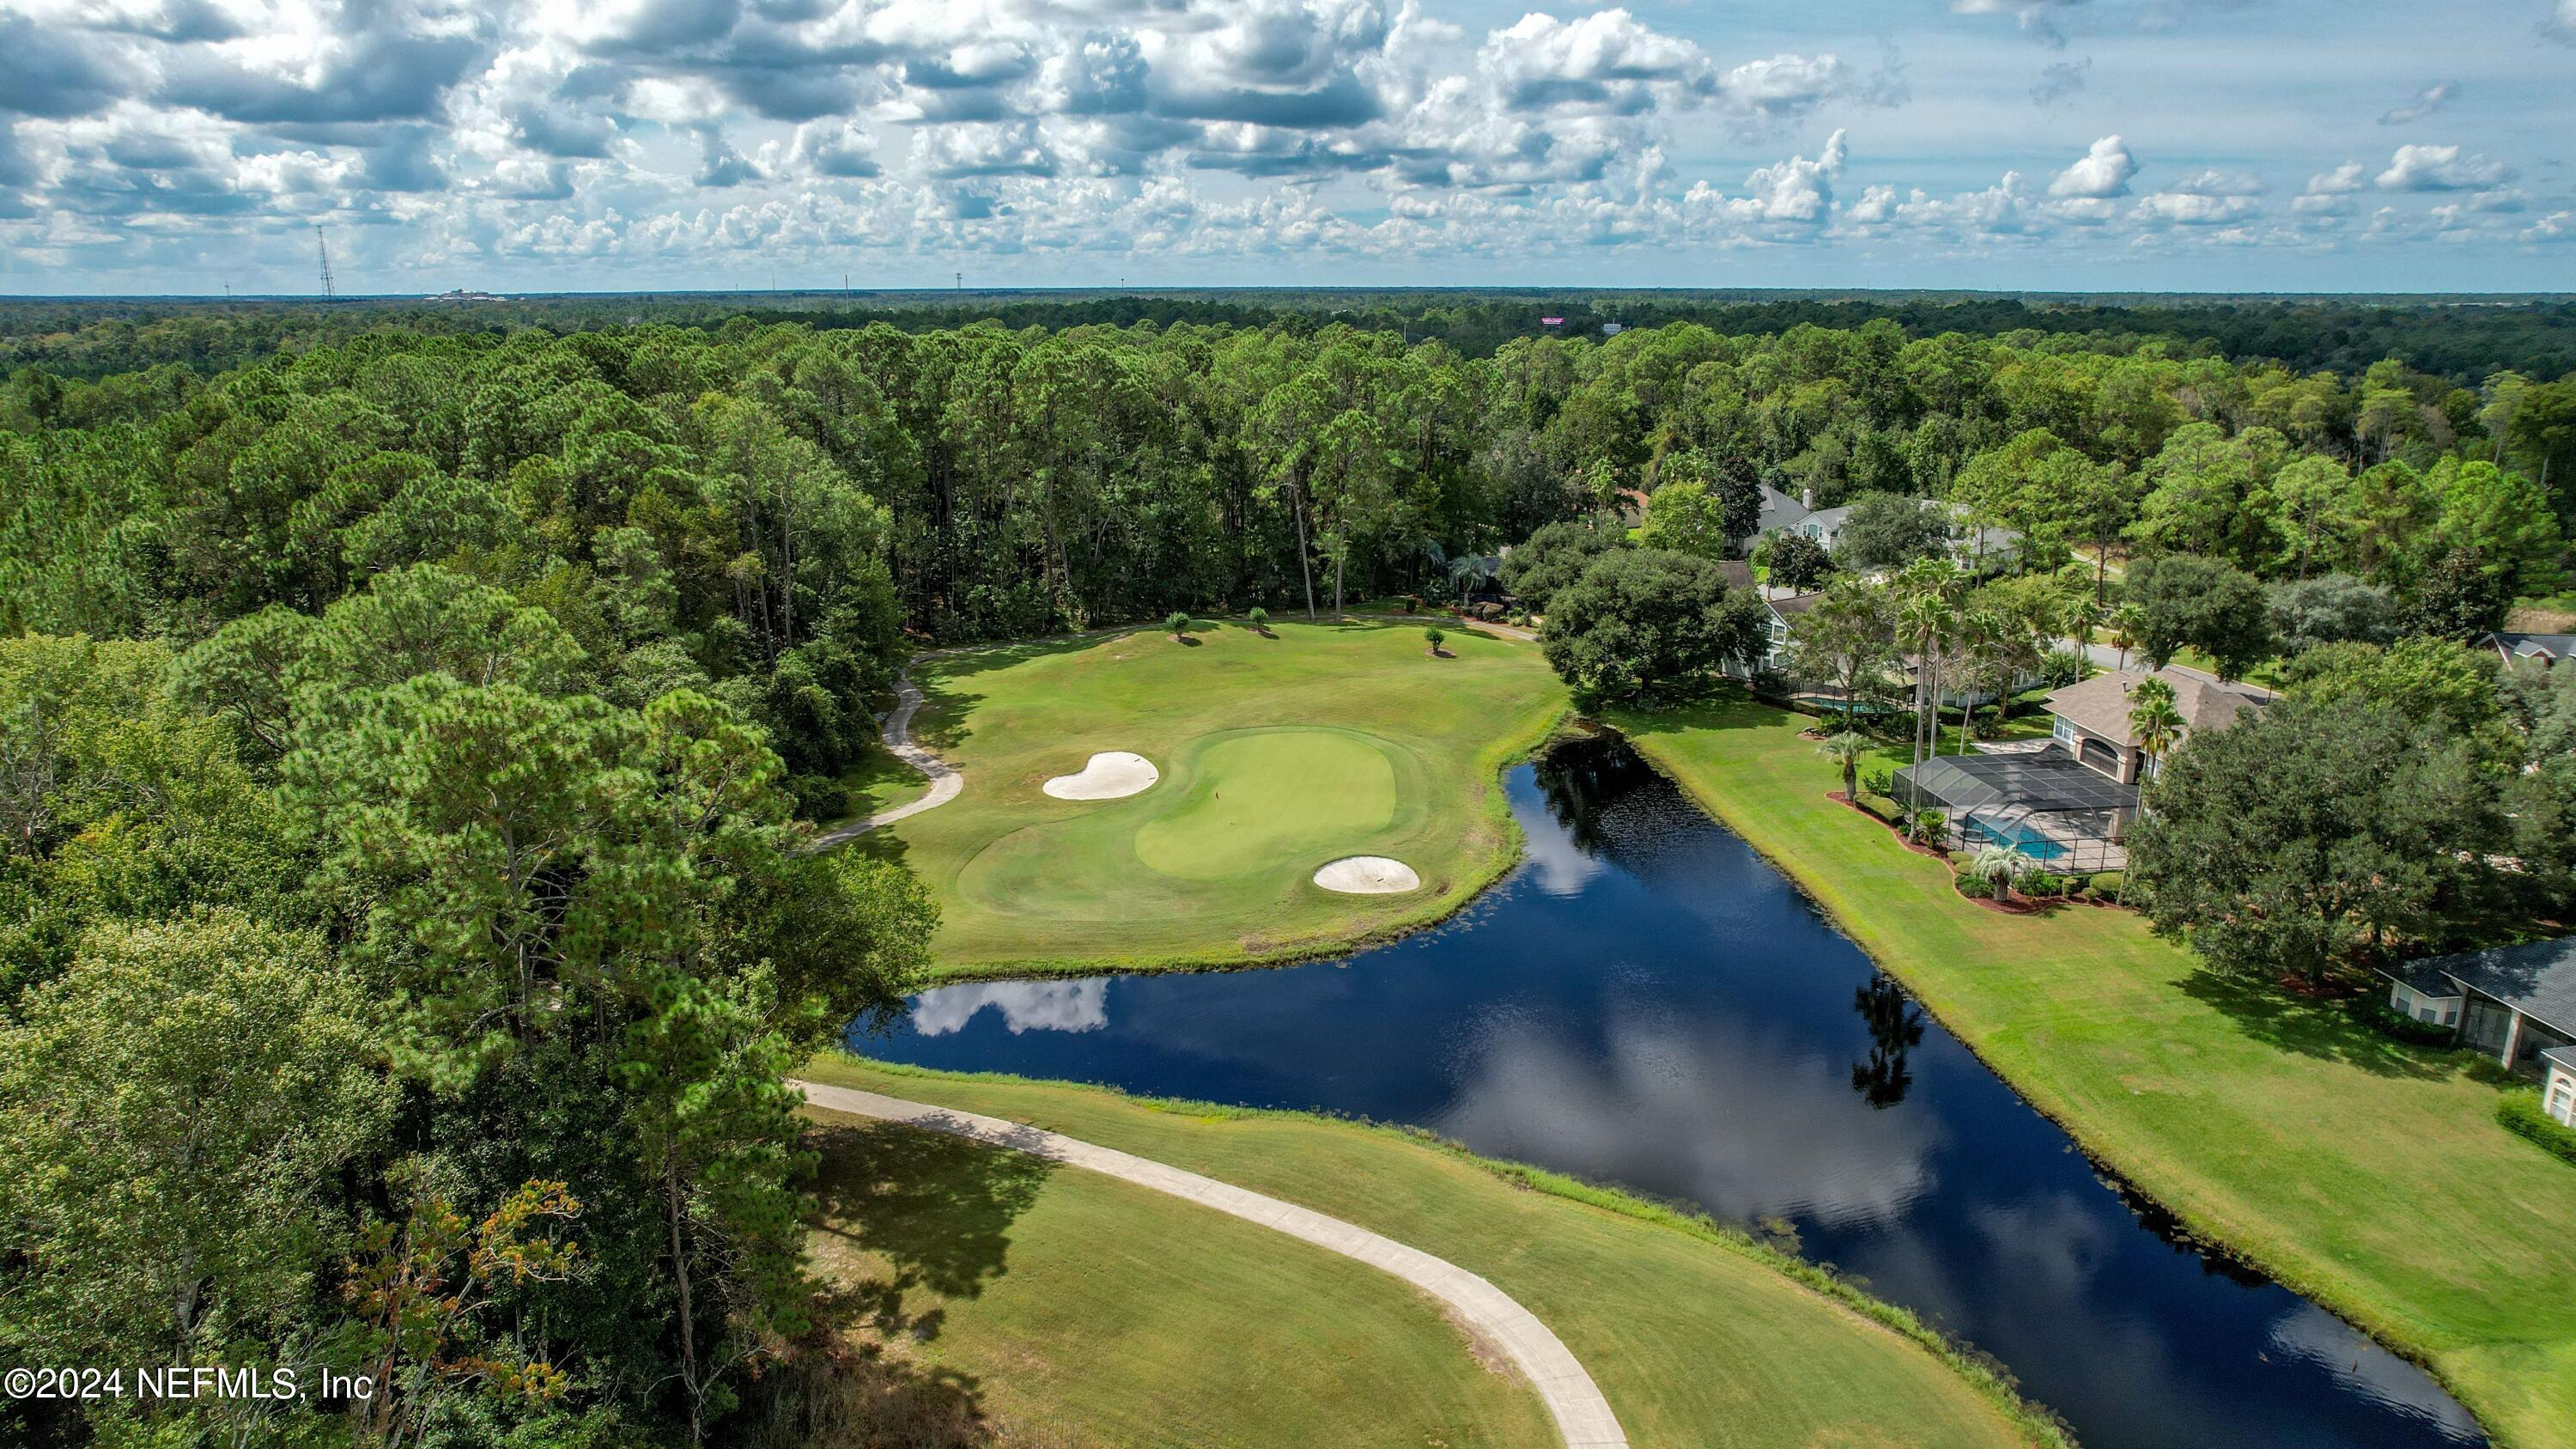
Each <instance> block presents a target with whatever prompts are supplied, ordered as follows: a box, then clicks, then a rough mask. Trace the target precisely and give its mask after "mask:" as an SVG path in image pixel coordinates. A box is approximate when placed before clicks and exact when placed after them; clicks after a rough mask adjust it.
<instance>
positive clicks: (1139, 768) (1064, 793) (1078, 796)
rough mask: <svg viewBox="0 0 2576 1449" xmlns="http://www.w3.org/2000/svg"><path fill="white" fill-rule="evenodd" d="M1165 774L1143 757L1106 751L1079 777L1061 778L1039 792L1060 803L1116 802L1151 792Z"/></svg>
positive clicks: (1050, 782)
mask: <svg viewBox="0 0 2576 1449" xmlns="http://www.w3.org/2000/svg"><path fill="white" fill-rule="evenodd" d="M1161 778H1163V772H1162V771H1160V770H1157V769H1155V768H1154V762H1153V761H1151V760H1149V759H1146V758H1145V757H1144V756H1143V755H1138V754H1130V753H1129V752H1127V751H1125V750H1107V751H1103V752H1102V753H1100V754H1097V755H1094V756H1092V757H1091V763H1089V764H1087V765H1085V766H1083V767H1082V773H1081V774H1079V775H1058V776H1056V777H1055V778H1054V779H1052V780H1049V781H1047V782H1046V783H1045V784H1044V785H1042V786H1040V787H1039V788H1040V789H1042V790H1044V791H1046V792H1047V793H1048V794H1050V795H1053V796H1054V797H1055V798H1057V799H1059V800H1116V799H1119V798H1121V797H1124V796H1128V795H1134V794H1137V793H1139V792H1141V791H1143V790H1146V789H1148V788H1150V787H1151V786H1152V785H1153V783H1154V782H1155V781H1156V780H1159V779H1161Z"/></svg>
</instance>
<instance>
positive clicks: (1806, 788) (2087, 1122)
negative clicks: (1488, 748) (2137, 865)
mask: <svg viewBox="0 0 2576 1449" xmlns="http://www.w3.org/2000/svg"><path fill="white" fill-rule="evenodd" d="M1616 722H1617V723H1618V724H1619V725H1620V727H1621V728H1623V729H1625V730H1627V731H1628V733H1629V735H1630V737H1631V738H1632V739H1633V740H1634V741H1635V742H1636V744H1637V746H1638V748H1639V749H1641V750H1643V751H1644V752H1645V753H1646V755H1647V757H1648V758H1649V759H1651V760H1653V761H1654V762H1655V763H1656V764H1657V765H1658V766H1659V767H1660V768H1662V769H1663V770H1664V771H1665V773H1667V774H1669V775H1671V776H1672V777H1673V778H1674V779H1675V780H1677V781H1678V782H1680V784H1681V785H1682V787H1683V788H1684V789H1685V790H1686V791H1688V792H1689V793H1690V794H1691V795H1692V796H1693V797H1694V798H1695V799H1697V800H1698V801H1699V802H1700V803H1701V805H1702V806H1703V807H1705V808H1707V809H1708V810H1710V811H1711V812H1712V813H1714V814H1715V815H1716V816H1718V818H1720V819H1721V820H1724V821H1725V822H1726V823H1727V824H1728V825H1729V826H1730V827H1732V828H1733V829H1735V830H1736V831H1738V832H1739V833H1741V834H1742V835H1744V836H1745V838H1746V839H1748V840H1750V841H1751V842H1752V843H1753V844H1754V845H1755V846H1756V847H1758V848H1759V849H1761V850H1762V851H1763V852H1764V853H1765V854H1766V855H1768V856H1770V857H1771V858H1772V859H1773V860H1774V861H1776V862H1778V863H1779V864H1780V865H1781V866H1783V867H1784V868H1786V869H1787V870H1788V871H1789V872H1790V873H1791V874H1792V875H1794V876H1795V877H1796V878H1797V879H1798V880H1799V882H1800V883H1801V884H1802V885H1804V886H1805V887H1806V889H1807V890H1808V891H1809V892H1810V893H1811V894H1812V895H1814V896H1815V898H1816V899H1817V900H1819V901H1820V902H1822V903H1823V904H1824V906H1825V907H1826V908H1827V909H1828V910H1830V911H1831V912H1832V913H1833V914H1834V916H1835V918H1836V919H1837V920H1838V921H1839V922H1840V923H1841V925H1842V927H1843V929H1845V930H1846V931H1849V932H1850V933H1851V934H1852V936H1853V937H1854V939H1856V940H1857V941H1858V942H1859V943H1860V945H1861V946H1862V947H1863V948H1864V949H1866V950H1867V951H1868V952H1869V954H1870V955H1871V956H1872V957H1874V958H1875V959H1877V960H1878V961H1879V962H1880V963H1881V964H1882V965H1884V966H1886V967H1887V968H1888V969H1889V970H1891V971H1893V972H1895V973H1896V974H1897V975H1898V976H1899V977H1900V978H1902V979H1903V980H1904V981H1905V983H1906V984H1907V985H1908V986H1909V987H1911V988H1912V989H1913V990H1914V992H1915V993H1916V994H1917V995H1918V996H1920V997H1921V998H1922V999H1923V1001H1924V1003H1925V1004H1926V1005H1928V1006H1929V1007H1930V1008H1931V1009H1932V1010H1933V1011H1934V1012H1935V1013H1936V1014H1938V1015H1939V1017H1940V1018H1941V1020H1942V1021H1943V1022H1944V1023H1946V1024H1947V1025H1948V1026H1949V1027H1950V1029H1951V1030H1952V1031H1954V1032H1956V1033H1957V1034H1958V1035H1959V1036H1960V1037H1961V1038H1963V1039H1964V1040H1965V1041H1966V1042H1967V1043H1968V1044H1969V1045H1970V1046H1971V1047H1973V1048H1974V1049H1975V1050H1976V1051H1977V1053H1978V1054H1979V1055H1980V1056H1982V1057H1984V1058H1985V1060H1986V1061H1987V1062H1988V1063H1989V1064H1990V1065H1992V1066H1993V1067H1994V1068H1995V1069H1996V1070H1997V1071H1999V1072H2000V1073H2002V1074H2003V1076H2004V1077H2005V1078H2006V1079H2007V1080H2008V1081H2010V1082H2011V1083H2012V1084H2013V1086H2014V1087H2015V1089H2017V1090H2018V1091H2020V1092H2021V1094H2022V1095H2023V1096H2024V1097H2026V1098H2028V1099H2029V1100H2030V1101H2031V1102H2032V1103H2033V1104H2034V1105H2036V1106H2038V1107H2039V1108H2040V1109H2041V1110H2042V1111H2044V1112H2047V1113H2048V1114H2049V1115H2051V1116H2053V1117H2055V1118H2057V1119H2058V1120H2059V1121H2060V1122H2062V1123H2064V1124H2065V1125H2066V1126H2067V1127H2068V1128H2069V1130H2071V1131H2072V1132H2073V1133H2074V1134H2075V1136H2076V1137H2077V1138H2079V1139H2080V1140H2082V1141H2083V1143H2084V1144H2085V1146H2086V1147H2087V1148H2088V1149H2089V1150H2091V1151H2092V1152H2094V1153H2095V1154H2096V1155H2097V1156H2099V1157H2101V1158H2102V1159H2103V1160H2105V1161H2107V1162H2109V1163H2110V1164H2112V1165H2113V1166H2114V1167H2116V1168H2118V1169H2119V1170H2120V1171H2121V1172H2122V1173H2124V1174H2125V1175H2127V1176H2128V1177H2129V1178H2130V1179H2132V1180H2133V1181H2135V1182H2136V1183H2137V1184H2138V1185H2139V1186H2140V1187H2142V1188H2144V1189H2146V1190H2147V1191H2148V1192H2149V1193H2151V1194H2153V1195H2154V1196H2155V1197H2157V1198H2158V1199H2160V1200H2161V1201H2163V1202H2164V1203H2165V1204H2167V1205H2168V1206H2170V1207H2172V1208H2174V1209H2175V1210H2176V1211H2178V1212H2179V1213H2181V1214H2182V1216H2183V1217H2184V1218H2185V1219H2186V1220H2187V1221H2189V1222H2190V1223H2191V1224H2192V1226H2193V1227H2194V1229H2195V1230H2196V1231H2198V1232H2200V1233H2202V1234H2203V1235H2204V1236H2207V1237H2209V1238H2212V1239H2215V1240H2217V1241H2219V1242H2223V1243H2225V1244H2227V1245H2229V1246H2230V1247H2233V1248H2235V1249H2237V1250H2238V1251H2240V1252H2242V1253H2243V1254H2244V1255H2245V1256H2246V1257H2248V1258H2250V1259H2251V1260H2253V1261H2254V1262H2255V1263H2257V1264H2259V1265H2260V1266H2262V1267H2263V1268H2264V1269H2265V1270H2267V1271H2269V1272H2270V1273H2272V1274H2273V1275H2274V1276H2276V1277H2278V1278H2280V1279H2281V1280H2283V1281H2284V1282H2286V1283H2288V1284H2289V1285H2290V1286H2291V1287H2293V1288H2296V1289H2297V1290H2299V1291H2300V1292H2302V1293H2305V1294H2307V1295H2308V1296H2310V1297H2312V1298H2314V1299H2316V1300H2317V1301H2319V1302H2320V1303H2322V1304H2324V1305H2325V1306H2327V1307H2329V1308H2332V1309H2334V1310H2335V1311H2337V1312H2339V1313H2341V1314H2343V1315H2345V1316H2346V1317H2348V1318H2350V1319H2352V1320H2353V1321H2355V1322H2357V1323H2359V1324H2361V1325H2362V1326H2363V1327H2365V1328H2367V1329H2369V1330H2370V1331H2371V1332H2372V1333H2374V1334H2375V1335H2377V1336H2378V1337H2379V1338H2380V1339H2382V1340H2383V1341H2384V1342H2387V1343H2389V1344H2391V1345H2393V1346H2395V1347H2397V1348H2399V1349H2401V1350H2402V1351H2404V1352H2406V1353H2408V1354H2410V1355H2412V1356H2415V1357H2417V1358H2419V1359H2421V1360H2423V1361H2424V1362H2426V1363H2428V1364H2429V1365H2430V1366H2431V1367H2432V1368H2433V1369H2434V1370H2435V1372H2436V1373H2438V1374H2439V1375H2440V1376H2441V1377H2442V1379H2443V1380H2444V1381H2445V1382H2446V1383H2447V1384H2449V1385H2450V1386H2451V1387H2452V1389H2453V1390H2454V1392H2456V1393H2457V1394H2458V1396H2459V1398H2460V1400H2461V1401H2462V1402H2463V1403H2464V1404H2466V1405H2467V1406H2468V1407H2469V1408H2470V1409H2471V1410H2472V1411H2473V1412H2475V1413H2476V1414H2477V1415H2478V1417H2479V1418H2480V1420H2482V1421H2483V1422H2484V1423H2485V1424H2486V1425H2487V1426H2488V1428H2489V1430H2490V1432H2492V1433H2493V1434H2494V1435H2495V1436H2496V1437H2497V1439H2498V1440H2499V1441H2500V1442H2503V1443H2508V1444H2518V1445H2529V1446H2542V1445H2549V1446H2565V1445H2571V1444H2576V1170H2571V1169H2570V1168H2568V1167H2567V1166H2566V1165H2565V1164H2564V1163H2561V1162H2558V1161H2556V1160H2554V1159H2552V1158H2550V1157H2548V1156H2546V1155H2545V1154H2543V1153H2542V1152H2540V1151H2539V1150H2538V1149H2536V1148H2534V1147H2533V1146H2532V1145H2531V1144H2529V1143H2527V1142H2524V1141H2521V1140H2519V1139H2517V1138H2515V1137H2513V1136H2512V1135H2510V1134H2508V1133H2507V1132H2505V1131H2504V1129H2503V1128H2501V1127H2499V1126H2497V1125H2496V1122H2495V1120H2494V1117H2493V1115H2492V1113H2493V1111H2494V1107H2495V1101H2496V1091H2495V1089H2494V1088H2493V1087H2490V1086H2487V1085H2484V1084H2482V1083H2480V1082H2478V1081H2476V1080H2475V1079H2473V1078H2472V1077H2471V1076H2470V1075H2469V1074H2468V1073H2467V1071H2466V1070H2465V1069H2464V1068H2463V1065H2462V1059H2460V1058H2458V1057H2456V1056H2447V1055H2436V1054H2432V1053H2428V1052H2425V1051H2423V1050H2421V1049H2415V1048H2408V1047H2403V1046H2400V1045H2398V1044H2396V1043H2394V1042H2391V1041H2389V1040H2387V1039H2385V1038H2383V1037H2381V1036H2379V1035H2378V1034H2376V1033H2374V1032H2371V1031H2368V1030H2367V1029H2364V1028H2362V1027H2360V1026H2357V1025H2355V1024H2354V1023H2353V1022H2352V1021H2351V1019H2350V1018H2349V1017H2348V1016H2347V1015H2346V1014H2345V1012H2344V1011H2343V1010H2342V1009H2341V1008H2340V1007H2338V1006H2334V1005H2330V1004H2308V1003H2302V1002H2298V1001H2293V1000H2289V999H2285V998H2284V997H2283V996H2282V995H2281V994H2280V993H2278V992H2275V991H2272V990H2268V989H2263V988H2258V987H2251V986H2235V985H2230V984H2228V983H2225V982H2222V981H2219V980H2216V979H2214V978H2211V977H2208V976H2206V975H2203V974H2201V973H2199V972H2197V971H2195V970H2194V969H2193V958H2192V957H2191V956H2190V955H2189V953H2188V952H2187V951H2186V950H2184V949H2183V948H2181V947H2179V946H2176V945H2174V944H2172V943H2169V942H2166V941H2163V940H2160V939H2158V938H2157V937H2155V936H2153V935H2152V934H2150V933H2149V932H2148V930H2147V928H2146V924H2145V922H2144V921H2143V920H2142V919H2140V918H2138V917H2136V916H2134V915H2131V914H2129V913H2126V912H2119V911H2110V910H2102V909H2097V908H2092V907H2081V906H2070V907H2067V908H2065V909H2063V910H2061V911H2059V912H2058V913H2056V914H2054V915H2051V916H2047V917H2015V916H2005V915H1999V914H1996V913H1994V912H1991V911H1987V910H1984V909H1982V908H1980V907H1978V906H1975V905H1972V904H1970V903H1969V902H1966V901H1963V900H1960V899H1959V898H1958V897H1957V895H1956V894H1955V893H1954V892H1953V891H1952V890H1951V889H1950V884H1949V877H1948V873H1947V871H1946V870H1945V869H1944V868H1943V867H1942V865H1941V864H1940V863H1939V862H1937V861H1933V860H1929V859H1925V858H1923V857H1921V856H1917V855H1913V854H1910V853H1908V852H1907V851H1905V850H1904V849H1902V848H1901V847H1899V846H1898V845H1897V844H1896V843H1895V841H1894V840H1893V839H1891V838H1890V836H1889V834H1888V832H1887V830H1886V828H1885V827H1883V826H1881V825H1879V824H1878V823H1876V822H1875V821H1873V820H1871V819H1869V818H1868V817H1866V816H1863V815H1861V814H1859V813H1857V812H1855V811H1852V810H1850V809H1848V808H1846V807H1844V806H1842V805H1838V804H1835V803H1833V802H1831V801H1828V800H1826V799H1825V798H1824V792H1825V791H1827V790H1829V789H1835V788H1839V783H1840V782H1839V780H1838V779H1836V778H1835V776H1834V772H1833V768H1832V766H1831V764H1830V763H1829V762H1827V761H1825V760H1823V759H1821V758H1818V757H1817V756H1816V754H1815V753H1814V748H1813V746H1812V745H1811V744H1809V743H1808V742H1807V741H1805V740H1802V739H1800V738H1798V735H1797V732H1798V730H1799V729H1800V728H1802V727H1803V726H1804V725H1806V724H1807V723H1808V722H1809V721H1807V720H1805V719H1804V718H1802V717H1800V716H1796V715H1792V714H1788V713H1786V712H1784V711H1781V710H1776V709H1772V708H1768V707H1765V706H1761V705H1757V704H1753V703H1749V702H1745V701H1741V700H1730V701H1725V702H1720V703H1716V704H1712V705H1709V706H1706V707H1702V708H1698V709H1692V710H1688V711H1673V712H1667V713H1662V714H1656V715H1648V716H1630V717H1623V718H1620V719H1618V720H1617V721H1616Z"/></svg>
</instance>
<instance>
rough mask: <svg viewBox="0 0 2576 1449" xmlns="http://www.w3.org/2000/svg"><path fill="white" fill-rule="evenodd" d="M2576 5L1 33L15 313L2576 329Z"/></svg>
mask: <svg viewBox="0 0 2576 1449" xmlns="http://www.w3.org/2000/svg"><path fill="white" fill-rule="evenodd" d="M2571 83H2576V0H2453V3H2438V0H2417V3H2388V0H2364V3H2341V4H2334V3H2322V0H2305V3H2298V0H1839V3H1838V0H1807V3H1799V4H1791V3H1781V0H1745V3H1732V4H1729V3H1722V0H1688V3H1669V0H1633V3H1632V4H1631V5H1629V6H1627V7H1626V8H1619V7H1604V6H1584V5H1571V4H1556V5H1552V6H1548V7H1546V8H1537V9H1533V8H1529V7H1528V6H1527V5H1526V4H1522V5H1494V4H1486V3H1479V0H531V3H511V4H457V3H454V0H286V3H265V0H0V292H12V293H82V292H184V293H216V292H220V291H221V290H222V289H223V287H224V286H225V285H226V284H229V285H231V286H232V287H233V288H234V289H235V290H236V291H240V292H258V291H283V292H305V291H309V290H311V289H312V288H313V286H314V270H315V268H314V258H313V252H314V233H313V227H314V225H315V224H317V223H320V224H323V225H326V226H327V227H328V235H329V239H330V245H331V249H332V253H333V260H334V263H335V268H336V270H337V272H338V274H339V277H340V281H341V285H342V288H343V290H346V291H354V292H422V291H439V290H445V289H446V288H449V287H459V286H461V287H472V288H482V289H487V290H493V291H514V290H654V289H678V288H729V287H746V286H747V287H760V286H768V285H771V284H772V283H773V280H774V282H775V284H777V285H780V286H802V287H812V286H837V285H839V284H840V283H841V281H842V279H843V277H844V276H847V277H848V278H849V279H850V280H851V281H852V283H853V284H855V285H859V286H921V285H941V284H945V283H947V282H948V281H949V280H950V278H951V277H952V276H953V275H954V274H956V273H958V272H963V273H964V274H965V275H966V278H967V280H968V281H969V282H970V283H971V284H974V285H982V286H1060V285H1116V284H1119V283H1121V282H1124V283H1127V284H1131V285H1138V286H1142V285H1222V284H1288V285H1367V284H1422V283H1436V284H1445V285H1480V284H1495V285H1527V284H1554V285H1567V286H1600V285H1658V286H1878V287H1922V286H1936V287H1986V288H1999V289H2023V288H2028V289H2078V290H2299V291H2314V290H2389V291H2472V290H2571V289H2576V170H2571V167H2570V164H2569V163H2570V162H2571V161H2576V156H2571V155H2570V154H2569V153H2570V150H2571V141H2570V137H2571V136H2576V99H2571V94H2576V92H2572V91H2571Z"/></svg>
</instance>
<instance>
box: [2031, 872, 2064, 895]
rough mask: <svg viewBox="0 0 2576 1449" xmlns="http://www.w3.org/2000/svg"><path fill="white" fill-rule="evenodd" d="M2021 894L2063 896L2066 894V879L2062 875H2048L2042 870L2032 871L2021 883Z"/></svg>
mask: <svg viewBox="0 0 2576 1449" xmlns="http://www.w3.org/2000/svg"><path fill="white" fill-rule="evenodd" d="M2021 893H2022V894H2023V895H2026V896H2056V895H2064V894H2065V893H2066V877H2064V876H2062V875H2050V874H2049V873H2048V872H2047V871H2044V870H2035V871H2032V872H2031V873H2030V876H2029V878H2028V879H2026V880H2024V881H2023V882H2022V883H2021Z"/></svg>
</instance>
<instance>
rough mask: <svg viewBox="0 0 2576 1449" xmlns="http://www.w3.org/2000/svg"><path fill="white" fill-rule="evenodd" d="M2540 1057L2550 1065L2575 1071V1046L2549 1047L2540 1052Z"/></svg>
mask: <svg viewBox="0 0 2576 1449" xmlns="http://www.w3.org/2000/svg"><path fill="white" fill-rule="evenodd" d="M2540 1059H2541V1060H2542V1061H2544V1062H2547V1063H2549V1064H2550V1065H2551V1066H2554V1067H2564V1068H2565V1069H2567V1070H2568V1071H2571V1072H2576V1047H2551V1048H2550V1049H2549V1050H2547V1051H2545V1052H2542V1053H2541V1054H2540Z"/></svg>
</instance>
